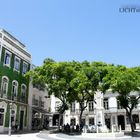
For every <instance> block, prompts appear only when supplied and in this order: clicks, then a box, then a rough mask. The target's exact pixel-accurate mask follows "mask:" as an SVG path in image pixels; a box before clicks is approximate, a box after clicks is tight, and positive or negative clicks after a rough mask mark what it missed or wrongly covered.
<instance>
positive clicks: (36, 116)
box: [28, 81, 50, 130]
mask: <svg viewBox="0 0 140 140" xmlns="http://www.w3.org/2000/svg"><path fill="white" fill-rule="evenodd" d="M28 100H29V101H28V103H29V122H30V127H29V128H30V130H40V129H43V128H47V127H48V125H49V119H48V115H49V106H50V100H49V98H48V92H47V91H46V90H42V89H40V88H39V87H37V86H34V85H33V84H32V81H31V82H30V84H29V98H28Z"/></svg>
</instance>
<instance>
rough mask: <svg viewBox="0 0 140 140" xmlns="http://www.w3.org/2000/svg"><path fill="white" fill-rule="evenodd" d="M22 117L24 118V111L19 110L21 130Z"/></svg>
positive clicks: (20, 128)
mask: <svg viewBox="0 0 140 140" xmlns="http://www.w3.org/2000/svg"><path fill="white" fill-rule="evenodd" d="M23 118H24V111H20V125H19V130H23Z"/></svg>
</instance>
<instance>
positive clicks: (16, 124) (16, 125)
mask: <svg viewBox="0 0 140 140" xmlns="http://www.w3.org/2000/svg"><path fill="white" fill-rule="evenodd" d="M17 130H18V120H16V123H15V131H16V132H17Z"/></svg>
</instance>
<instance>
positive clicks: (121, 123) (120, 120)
mask: <svg viewBox="0 0 140 140" xmlns="http://www.w3.org/2000/svg"><path fill="white" fill-rule="evenodd" d="M119 126H121V129H122V130H125V121H124V116H123V115H119V116H118V127H119Z"/></svg>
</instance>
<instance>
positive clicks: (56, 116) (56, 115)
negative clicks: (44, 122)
mask: <svg viewBox="0 0 140 140" xmlns="http://www.w3.org/2000/svg"><path fill="white" fill-rule="evenodd" d="M58 125H59V114H54V115H53V126H58Z"/></svg>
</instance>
